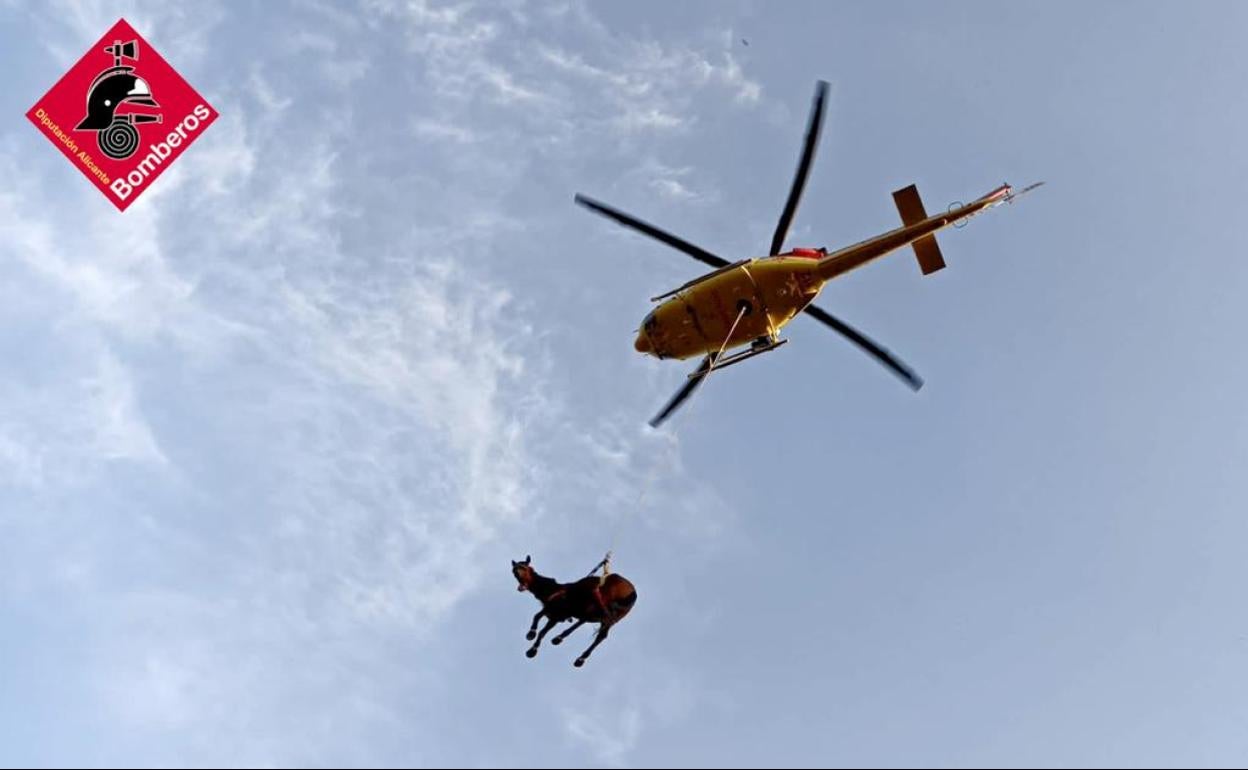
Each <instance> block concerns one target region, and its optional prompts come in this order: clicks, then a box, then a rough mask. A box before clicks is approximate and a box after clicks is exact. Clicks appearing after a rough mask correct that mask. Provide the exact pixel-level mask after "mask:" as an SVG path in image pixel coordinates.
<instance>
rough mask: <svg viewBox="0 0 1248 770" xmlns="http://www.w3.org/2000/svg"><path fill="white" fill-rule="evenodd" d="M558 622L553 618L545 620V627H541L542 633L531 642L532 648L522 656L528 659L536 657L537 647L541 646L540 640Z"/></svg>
mask: <svg viewBox="0 0 1248 770" xmlns="http://www.w3.org/2000/svg"><path fill="white" fill-rule="evenodd" d="M558 622H559V621H557V620H555V619H554V618H546V625H544V626H542V632H541V633H540V634H538V635H537V639H535V640H534V641H533V646H532V647H530V648H529V651H528V652H526V653H524V654H525V655H527V656H529V657H530V658H533V657H536V656H537V648H538V646H539V645H541V643H542V640H543V639H545V638H546V634H547V633H548V632H549V631H550V629H552V628H554V627H555V624H556V623H558Z"/></svg>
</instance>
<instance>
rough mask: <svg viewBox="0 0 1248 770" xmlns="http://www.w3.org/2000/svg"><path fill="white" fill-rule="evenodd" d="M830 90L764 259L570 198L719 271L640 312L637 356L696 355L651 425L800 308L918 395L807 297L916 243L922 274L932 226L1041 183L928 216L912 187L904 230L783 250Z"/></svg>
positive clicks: (821, 90)
mask: <svg viewBox="0 0 1248 770" xmlns="http://www.w3.org/2000/svg"><path fill="white" fill-rule="evenodd" d="M827 90H828V84H827V83H826V82H824V81H822V80H821V81H819V83H818V86H817V88H816V90H815V98H814V104H813V105H812V107H811V113H810V121H809V125H808V126H807V129H806V140H805V143H804V145H803V147H802V155H801V158H800V160H799V161H798V165H797V175H796V176H795V178H794V179H793V186H792V188H791V189H790V190H789V198H788V200H787V201H786V202H785V204H784V210H783V212H782V213H781V214H780V221H779V223H778V224H777V225H776V232H775V235H773V236H772V239H771V251H770V252H769V254H770V256H767V257H759V258H752V259H743V260H740V261H737V262H731V263H730V262H728V260H726V259H723V258H722V257H719V256H716V255H715V254H712V253H710V252H709V251H706V250H705V249H702V248H700V247H698V246H695V245H693V244H692V243H689V242H688V241H685V240H682V239H681V238H678V237H676V236H674V235H672V234H671V233H667V232H664V231H663V230H660V229H659V228H657V227H655V226H653V225H651V224H648V223H646V222H643V221H641V220H640V219H637V218H636V217H633V216H631V215H629V214H625V213H624V212H622V211H619V210H618V209H614V208H611V207H610V206H608V205H606V204H604V203H600V202H598V201H595V200H593V199H591V198H588V197H586V196H584V195H580V194H578V195H577V196H576V202H577V203H579V204H581V205H582V206H585V207H586V208H588V209H590V210H591V211H594V212H597V213H599V214H602V215H603V216H606V217H608V218H610V219H613V220H615V221H616V222H618V223H619V224H621V225H624V226H625V227H630V228H632V229H634V230H637V231H639V232H642V233H644V234H646V235H649V236H650V237H652V238H655V239H657V240H659V241H662V242H663V243H666V244H667V245H668V246H671V247H673V248H675V249H678V250H680V251H683V252H684V253H686V254H688V255H689V256H691V257H693V258H694V259H697V260H699V261H701V262H704V263H706V264H708V265H711V266H712V267H714V268H716V269H715V270H713V271H711V272H709V273H707V274H705V275H702V276H699V277H698V278H695V279H693V280H692V281H689V282H688V283H686V284H684V285H683V286H681V287H679V288H677V289H673V290H672V291H669V292H667V293H665V294H660V295H659V296H657V297H652V298H651V301H652V302H659V303H660V304H659V306H658V307H656V308H655V309H654V310H653V311H651V312H650V313H649V314H648V315H647V316H646V317H645V320H644V321H643V322H642V325H641V328H640V329H639V330H638V332H637V340H636V342H635V343H634V347H635V348H636V349H637V351H638V352H639V353H644V354H646V355H651V356H655V357H656V358H660V359H665V358H676V359H686V358H692V357H694V356H702V357H703V358H702V362H701V363H700V364H699V365H698V368H697V369H695V370H694V371H693V372H692V373H691V374H690V375H689V376H688V380H687V381H686V382H685V384H684V385H683V386H682V387H681V388H680V390H678V391H677V392H676V394H675V395H674V396H673V397H672V398H671V400H670V401H668V403H667V405H666V406H664V407H663V409H662V411H660V412H659V413H658V415H656V416H655V417H654V419H652V420H651V421H650V426H651V427H656V428H657V427H658V426H659V425H660V424H661V423H662V422H663V421H664V420H666V419H667V418H668V417H669V416H670V415H671V414H672V412H674V411H676V409H677V408H678V407H679V406H680V405H681V404H682V403H684V401H685V400H686V399H687V398H689V396H690V395H692V393H693V391H694V389H695V388H697V386H698V385H699V384H700V383H701V382H702V381H703V380H704V379H705V378H706V376H707V375H708V374H710V373H711V372H712V371H713V370H715V369H722V368H723V367H725V366H731V365H732V364H736V363H740V362H741V361H744V360H746V359H748V358H753V357H754V356H757V355H760V354H762V353H766V352H769V351H772V350H775V349H776V348H778V347H780V346H781V345H784V344H785V343H786V342H788V340H784V339H781V338H780V330H781V329H783V328H784V326H785V325H786V324H787V323H789V321H792V320H793V319H794V318H795V317H796V316H797V314H798V313H806V314H807V315H809V316H811V317H812V318H815V319H818V320H819V321H821V322H822V323H824V324H826V325H828V326H830V327H832V329H834V330H835V331H838V332H840V333H841V334H842V335H844V336H845V337H846V338H848V339H849V340H850V341H851V342H853V343H854V344H856V345H858V346H859V347H860V348H862V349H863V350H864V351H865V352H867V353H868V354H870V355H871V356H873V357H875V358H876V360H878V361H879V362H880V363H882V364H883V365H884V366H886V367H888V368H889V369H891V370H892V371H893V373H895V374H896V375H897V376H898V377H900V378H901V379H902V380H903V381H904V382H905V383H906V384H907V385H909V386H910V387H911V388H912V389H913V390H916V391H917V390H918V389H919V388H920V387H922V386H923V380H922V379H920V378H919V376H918V375H916V374H915V373H914V371H912V370H911V369H910V368H909V367H908V366H906V365H905V364H904V363H902V362H901V361H900V360H898V359H897V357H896V356H894V355H893V354H892V353H890V352H889V351H888V350H886V349H885V348H883V347H881V346H880V345H879V344H877V343H875V342H873V341H872V340H870V339H868V338H867V337H866V336H865V335H863V334H862V333H861V332H859V331H857V330H856V329H854V328H853V327H851V326H849V325H848V324H846V323H845V322H844V321H841V320H840V319H839V318H837V317H835V316H833V315H832V314H831V313H829V312H828V311H826V310H824V309H822V308H820V307H816V306H815V305H813V304H811V303H812V302H813V301H814V299H815V297H817V296H819V292H820V290H822V289H823V286H824V284H825V283H827V282H828V281H830V280H832V279H833V278H837V277H839V276H841V275H844V274H845V273H847V272H849V271H850V270H853V269H854V268H857V267H861V266H862V265H865V264H866V263H868V262H870V261H872V260H874V259H877V258H879V257H882V256H884V255H885V254H888V253H889V252H891V251H894V250H896V249H899V248H902V247H904V246H911V247H912V248H913V249H914V254H915V257H916V258H917V259H918V262H919V268H920V269H921V270H922V271H923V274H924V275H927V274H929V273H934V272H936V271H937V270H940V269H941V268H943V267H944V266H945V260H944V257H943V256H942V255H941V253H940V247H939V246H938V245H937V243H936V238H935V233H936V232H937V231H939V230H943V229H945V228H946V227H950V226H962V225H963V224H965V223H966V221H967V220H969V219H970V218H971V217H973V216H975V215H977V214H979V213H981V212H983V211H986V210H987V209H989V208H993V207H995V206H998V205H1000V204H1002V203H1010V202H1013V201H1014V199H1016V198H1018V197H1019V196H1020V195H1022V194H1024V193H1027V192H1030V191H1031V190H1034V189H1035V188H1037V187H1039V186H1040V185H1042V184H1044V183H1043V182H1037V183H1035V184H1032V185H1029V186H1027V187H1025V188H1023V189H1021V190H1017V191H1016V190H1015V189H1014V188H1013V187H1011V186H1010V185H1009V184H1003V185H1001V186H1000V187H998V188H996V189H995V190H993V191H992V192H990V193H988V194H987V195H984V196H983V197H981V198H978V199H976V200H974V201H971V202H970V203H967V204H955V205H953V206H951V207H950V208H949V210H948V211H945V212H942V213H940V214H936V215H933V216H928V214H927V212H926V210H925V209H924V208H923V201H922V200H921V199H920V198H919V192H918V189H917V188H916V187H915V186H914V185H910V186H909V187H906V188H903V189H901V190H898V191H896V192H894V193H893V201H894V203H895V204H896V205H897V211H898V213H899V214H900V215H901V221H902V226H901V227H899V228H897V229H895V230H890V231H889V232H886V233H884V234H882V235H877V236H876V237H874V238H868V239H867V240H865V241H861V242H860V243H856V244H854V245H852V246H847V247H845V248H843V249H839V250H837V251H831V252H830V251H828V250H826V249H822V248H820V249H798V248H795V249H790V250H789V251H782V248H783V246H784V240H785V236H786V235H787V234H788V231H789V225H790V224H791V223H792V221H793V215H794V213H795V212H796V211H797V204H798V201H799V200H800V199H801V196H802V189H803V188H804V187H805V185H806V176H807V174H808V173H809V172H810V166H811V161H812V160H813V159H814V155H815V146H816V145H817V144H818V143H819V132H820V129H821V127H822V125H823V112H824V105H825V102H826V99H827ZM746 344H748V345H749V348H748V349H746V350H742V351H738V352H736V353H733V354H731V355H728V356H725V355H724V353H725V352H726V351H729V350H731V349H733V348H736V347H740V346H741V345H746Z"/></svg>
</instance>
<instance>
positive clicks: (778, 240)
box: [770, 80, 828, 257]
mask: <svg viewBox="0 0 1248 770" xmlns="http://www.w3.org/2000/svg"><path fill="white" fill-rule="evenodd" d="M827 93H828V83H827V81H825V80H820V81H819V85H818V86H816V87H815V101H814V104H812V105H811V107H810V124H809V125H808V126H807V127H806V143H805V144H804V145H803V146H802V157H801V160H799V161H798V162H797V176H795V177H794V178H793V187H792V189H790V190H789V199H788V200H787V201H785V203H784V213H782V214H781V215H780V222H779V223H778V224H777V225H776V234H775V235H773V236H772V237H771V252H770V254H771V255H772V256H773V257H774V256H775V255H777V254H779V253H780V249H782V248H783V247H784V239H785V237H786V236H787V235H788V234H789V225H791V224H793V215H794V214H795V213H796V212H797V203H798V201H800V200H801V198H802V190H803V188H805V187H806V175H807V174H809V173H810V163H811V161H813V160H814V159H815V146H816V145H817V144H819V131H820V129H821V128H822V127H823V107H824V101H825V99H826V97H827Z"/></svg>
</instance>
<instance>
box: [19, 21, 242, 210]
mask: <svg viewBox="0 0 1248 770" xmlns="http://www.w3.org/2000/svg"><path fill="white" fill-rule="evenodd" d="M26 117H27V118H30V121H31V122H32V123H34V124H35V127H36V128H38V129H39V130H40V131H42V132H43V135H44V136H46V137H48V139H49V140H51V142H52V143H53V144H54V145H56V147H57V148H58V149H59V150H60V151H61V152H63V153H65V157H67V158H69V160H70V162H71V163H73V164H74V167H75V168H77V169H78V170H79V171H81V172H82V173H83V175H84V176H86V178H87V179H90V180H91V182H92V183H93V184H94V185H95V186H96V187H98V188H99V189H100V192H102V193H104V195H105V196H106V197H107V198H108V199H109V200H111V201H112V202H113V204H114V205H116V206H117V208H119V209H121V210H122V211H125V210H126V208H127V207H128V206H129V205H130V204H131V203H134V202H135V200H137V199H138V197H139V196H140V195H142V194H143V192H144V191H145V190H147V189H148V188H149V187H151V185H152V183H153V182H155V181H156V178H157V177H159V176H160V175H161V174H162V173H163V172H164V171H165V169H167V168H169V166H170V165H172V164H173V162H174V161H175V160H177V159H178V156H179V155H181V154H182V152H183V150H185V149H186V148H187V147H190V146H191V143H192V142H194V141H195V140H196V139H198V138H199V136H200V134H202V133H204V130H205V129H207V128H208V126H209V125H211V124H212V122H213V121H214V120H216V119H217V111H216V110H214V109H213V108H212V105H210V104H209V103H208V102H207V101H206V100H205V99H204V98H203V97H202V96H200V95H199V94H198V93H197V92H196V91H195V89H194V88H191V86H190V84H189V83H187V82H186V81H185V80H183V79H182V76H181V75H179V74H178V73H177V72H175V71H174V69H173V67H170V66H169V63H168V62H166V61H165V60H164V58H162V57H161V55H160V54H158V53H156V49H155V48H152V46H151V45H150V44H148V42H147V41H146V40H144V39H143V38H142V37H141V36H140V35H139V33H138V32H135V31H134V28H133V27H131V26H130V25H129V24H127V23H126V20H125V19H121V20H119V21H118V22H117V23H116V24H114V25H113V28H112V29H110V30H109V31H108V32H106V33H105V34H104V37H102V38H100V40H99V42H97V43H96V44H95V45H93V46H91V48H90V50H88V51H87V53H86V54H85V55H84V56H83V57H82V58H81V59H79V60H78V63H77V64H75V65H74V66H73V68H71V69H70V70H69V72H66V73H65V76H64V77H62V78H61V79H60V80H59V81H57V83H56V85H54V86H52V89H51V90H50V91H48V92H47V93H46V94H45V95H44V97H43V98H42V99H40V100H39V101H38V102H36V103H35V106H34V107H31V108H30V111H29V112H27V113H26Z"/></svg>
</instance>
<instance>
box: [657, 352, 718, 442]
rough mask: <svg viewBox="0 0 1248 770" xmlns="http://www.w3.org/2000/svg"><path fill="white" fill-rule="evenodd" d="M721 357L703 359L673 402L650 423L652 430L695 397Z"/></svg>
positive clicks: (669, 402) (714, 355) (673, 397)
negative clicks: (694, 393) (713, 365)
mask: <svg viewBox="0 0 1248 770" xmlns="http://www.w3.org/2000/svg"><path fill="white" fill-rule="evenodd" d="M718 357H719V354H718V353H710V354H708V355H707V357H706V358H704V359H702V363H700V364H698V368H697V369H696V370H694V372H693V374H691V375H690V376H689V378H688V379H687V380H686V381H685V384H684V385H681V386H680V390H678V391H676V395H674V396H672V400H671V401H668V402H667V406H665V407H663V411H661V412H659V413H658V414H657V415H655V417H654V419H653V420H651V421H650V427H651V428H657V427H659V426H660V425H662V424H663V421H664V420H666V419H667V418H668V417H670V416H671V414H672V412H674V411H676V409H677V408H678V407H679V406H680V405H681V404H683V403H685V399H687V398H689V396H691V395H693V391H694V390H695V389H696V388H697V387H698V386H699V385H701V384H702V380H704V379H706V375H707V373H708V372H710V371H711V365H712V364H713V363H715V359H716V358H718Z"/></svg>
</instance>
